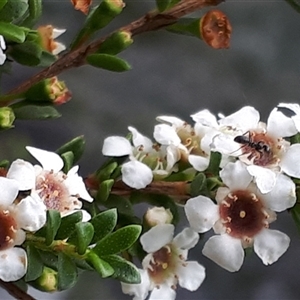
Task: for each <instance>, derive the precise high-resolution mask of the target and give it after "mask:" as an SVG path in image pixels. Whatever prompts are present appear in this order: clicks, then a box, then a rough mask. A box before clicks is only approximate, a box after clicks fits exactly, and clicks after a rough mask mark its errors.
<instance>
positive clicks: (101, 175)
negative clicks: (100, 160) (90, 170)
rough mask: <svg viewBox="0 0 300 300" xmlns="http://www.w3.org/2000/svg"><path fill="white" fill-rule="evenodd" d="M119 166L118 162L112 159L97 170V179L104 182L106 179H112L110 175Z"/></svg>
mask: <svg viewBox="0 0 300 300" xmlns="http://www.w3.org/2000/svg"><path fill="white" fill-rule="evenodd" d="M117 167H118V163H117V162H115V161H112V162H111V163H109V164H107V165H105V166H103V167H101V168H100V169H99V170H98V171H97V174H96V176H97V179H98V180H99V181H100V182H102V181H104V180H107V179H110V175H111V174H112V173H113V172H114V171H115V169H116V168H117Z"/></svg>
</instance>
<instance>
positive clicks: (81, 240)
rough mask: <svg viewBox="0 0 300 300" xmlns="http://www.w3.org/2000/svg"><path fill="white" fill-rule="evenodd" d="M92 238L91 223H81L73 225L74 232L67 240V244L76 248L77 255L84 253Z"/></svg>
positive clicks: (92, 229) (92, 228)
mask: <svg viewBox="0 0 300 300" xmlns="http://www.w3.org/2000/svg"><path fill="white" fill-rule="evenodd" d="M93 236H94V227H93V225H92V224H91V223H88V222H82V223H77V224H76V225H75V231H74V233H73V234H72V235H71V236H70V238H69V239H68V243H71V244H73V245H75V246H76V248H77V252H78V254H80V255H82V254H84V253H85V251H86V249H87V247H88V246H89V244H90V243H91V241H92V238H93Z"/></svg>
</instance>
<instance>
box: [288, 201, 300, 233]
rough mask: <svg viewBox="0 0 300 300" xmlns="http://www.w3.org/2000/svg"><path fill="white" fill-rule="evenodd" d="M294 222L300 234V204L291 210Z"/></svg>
mask: <svg viewBox="0 0 300 300" xmlns="http://www.w3.org/2000/svg"><path fill="white" fill-rule="evenodd" d="M290 212H291V214H292V217H293V220H294V222H295V224H296V227H297V229H298V232H299V233H300V204H299V203H296V205H295V206H294V207H293V208H291V210H290Z"/></svg>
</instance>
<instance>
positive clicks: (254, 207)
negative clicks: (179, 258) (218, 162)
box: [185, 161, 296, 272]
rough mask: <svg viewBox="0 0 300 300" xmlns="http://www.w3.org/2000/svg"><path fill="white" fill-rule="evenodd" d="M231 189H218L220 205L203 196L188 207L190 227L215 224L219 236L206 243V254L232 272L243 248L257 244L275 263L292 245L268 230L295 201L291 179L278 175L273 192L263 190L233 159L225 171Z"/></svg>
mask: <svg viewBox="0 0 300 300" xmlns="http://www.w3.org/2000/svg"><path fill="white" fill-rule="evenodd" d="M220 176H221V178H222V180H223V182H224V184H225V185H226V186H227V187H220V188H219V189H218V190H217V194H216V201H217V204H215V203H214V202H213V201H212V200H210V199H209V198H207V197H204V196H198V197H195V198H191V199H189V200H188V201H187V203H186V205H185V212H186V216H187V218H188V220H189V222H190V225H191V227H192V228H193V229H194V230H196V231H198V232H201V233H203V232H206V231H208V230H210V229H211V228H213V230H214V232H215V233H216V234H217V235H215V236H213V237H211V238H209V240H208V241H207V242H206V244H205V245H204V248H203V251H202V252H203V254H204V255H205V256H207V257H208V258H210V259H212V260H213V261H214V262H216V263H217V264H219V265H220V266H221V267H223V268H225V269H226V270H228V271H230V272H235V271H238V270H239V269H240V267H241V266H242V264H243V260H244V248H248V247H252V246H253V248H254V252H255V253H256V254H257V255H258V256H259V257H260V258H261V260H262V261H263V263H264V264H265V265H268V264H272V263H274V262H275V261H277V260H278V259H279V257H280V256H281V255H282V254H283V253H285V251H286V250H287V248H288V247H289V242H290V239H289V237H288V236H287V235H286V234H284V233H282V232H280V231H278V230H271V229H269V224H270V223H271V222H273V221H275V220H276V213H275V211H276V212H280V211H283V210H286V209H287V208H290V207H292V206H293V205H294V204H295V202H296V195H295V185H294V184H293V182H292V180H291V179H289V178H288V177H287V176H284V175H283V174H279V175H278V178H277V180H276V184H275V186H274V188H273V190H272V191H271V192H269V193H266V194H262V193H261V192H260V191H259V189H258V188H257V186H256V185H255V184H254V183H253V182H251V180H252V177H251V176H250V174H249V173H248V172H247V169H246V166H245V165H244V164H243V163H242V162H241V161H236V162H235V163H228V164H227V165H226V166H225V167H224V169H223V170H222V171H221V172H220Z"/></svg>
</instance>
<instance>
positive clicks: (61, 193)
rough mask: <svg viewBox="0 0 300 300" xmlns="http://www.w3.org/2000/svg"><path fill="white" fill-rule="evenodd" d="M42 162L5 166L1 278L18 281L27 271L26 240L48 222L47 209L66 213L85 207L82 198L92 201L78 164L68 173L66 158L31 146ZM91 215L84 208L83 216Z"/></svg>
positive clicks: (0, 183) (0, 213) (0, 204)
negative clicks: (28, 235)
mask: <svg viewBox="0 0 300 300" xmlns="http://www.w3.org/2000/svg"><path fill="white" fill-rule="evenodd" d="M27 150H28V151H29V152H30V153H31V154H32V155H33V156H34V157H35V158H36V159H37V160H38V161H39V162H40V163H41V165H42V167H41V166H39V165H36V166H33V165H32V164H31V163H29V162H27V161H24V160H22V159H17V160H15V161H14V162H12V164H11V166H10V168H9V169H8V170H7V171H6V170H1V177H0V190H1V193H0V195H1V196H0V208H1V210H0V224H1V234H0V240H1V243H0V279H1V280H4V281H16V280H19V279H20V278H22V277H23V276H24V275H25V274H26V271H27V255H26V251H25V250H24V249H23V248H21V247H17V246H20V245H22V244H23V242H24V241H25V238H26V232H35V231H37V230H38V229H40V228H41V227H42V226H43V225H44V224H45V222H46V211H47V209H55V210H58V211H59V212H60V213H61V215H62V216H64V215H67V214H70V213H73V212H74V211H76V210H78V209H80V208H81V205H82V203H81V201H79V199H78V198H82V199H84V200H87V201H92V200H93V199H92V198H91V197H90V195H89V194H88V192H87V191H86V188H85V185H84V183H83V180H82V178H81V177H79V176H78V174H77V171H78V166H75V167H73V168H72V169H71V170H70V171H69V172H68V174H64V173H63V172H62V171H61V169H62V168H63V165H64V163H63V160H62V159H61V158H60V156H59V155H58V154H56V153H53V152H48V151H44V150H40V149H37V148H33V147H27ZM89 218H90V215H89V214H88V213H87V212H86V211H83V220H88V219H89Z"/></svg>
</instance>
